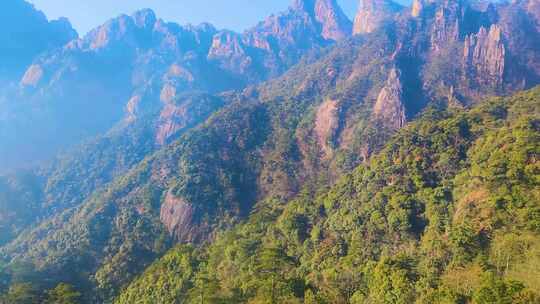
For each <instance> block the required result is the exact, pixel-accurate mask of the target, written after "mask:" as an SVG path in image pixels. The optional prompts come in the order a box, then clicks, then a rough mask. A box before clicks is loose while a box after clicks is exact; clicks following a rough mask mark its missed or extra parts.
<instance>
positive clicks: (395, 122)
mask: <svg viewBox="0 0 540 304" xmlns="http://www.w3.org/2000/svg"><path fill="white" fill-rule="evenodd" d="M402 97H403V86H402V84H401V80H400V73H399V71H398V70H397V69H395V68H394V69H392V70H390V74H389V76H388V80H387V81H386V85H385V86H384V87H383V88H382V89H381V92H380V93H379V96H378V97H377V102H376V103H375V107H374V108H373V114H374V115H375V118H376V119H378V120H380V121H381V122H382V123H383V124H384V125H386V126H388V127H390V128H393V129H401V128H402V127H403V126H404V125H405V124H406V123H407V118H406V115H405V106H404V104H403V100H402Z"/></svg>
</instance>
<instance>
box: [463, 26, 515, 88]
mask: <svg viewBox="0 0 540 304" xmlns="http://www.w3.org/2000/svg"><path fill="white" fill-rule="evenodd" d="M505 55H506V48H505V46H504V43H503V41H502V31H501V28H500V26H498V25H496V24H494V25H492V26H491V27H490V28H489V30H488V29H486V28H484V27H481V28H480V31H479V32H478V33H477V34H472V35H469V36H467V37H466V38H465V43H464V54H463V56H464V63H465V65H466V67H465V68H466V70H467V71H468V72H469V73H471V78H475V79H476V81H477V82H478V85H481V86H489V87H493V88H500V87H501V85H502V83H503V76H504V71H505ZM473 75H474V76H473Z"/></svg>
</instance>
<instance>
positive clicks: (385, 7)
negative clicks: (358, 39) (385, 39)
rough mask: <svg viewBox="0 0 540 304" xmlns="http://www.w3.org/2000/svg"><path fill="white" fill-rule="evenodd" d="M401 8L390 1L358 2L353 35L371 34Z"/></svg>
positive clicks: (371, 0)
mask: <svg viewBox="0 0 540 304" xmlns="http://www.w3.org/2000/svg"><path fill="white" fill-rule="evenodd" d="M401 8H402V6H400V5H399V4H397V3H395V2H393V1H392V0H360V6H359V9H358V13H357V14H356V18H355V19H354V28H353V33H354V34H363V33H371V32H373V31H375V30H376V29H378V28H379V27H381V26H382V25H383V24H384V23H385V22H387V21H388V20H389V19H391V18H392V17H393V16H394V14H395V13H397V12H398V11H399V10H400V9H401Z"/></svg>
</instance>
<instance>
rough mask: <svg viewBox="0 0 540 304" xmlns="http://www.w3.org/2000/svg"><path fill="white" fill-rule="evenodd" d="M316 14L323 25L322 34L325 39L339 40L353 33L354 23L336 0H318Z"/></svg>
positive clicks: (316, 18)
mask: <svg viewBox="0 0 540 304" xmlns="http://www.w3.org/2000/svg"><path fill="white" fill-rule="evenodd" d="M314 16H315V20H317V21H318V22H319V23H320V24H321V26H322V31H321V35H322V37H323V38H324V39H327V40H335V41H337V40H342V39H345V38H347V37H349V36H350V35H351V32H352V23H351V21H350V20H349V18H347V16H346V15H345V13H343V11H342V10H341V8H340V7H339V5H338V4H337V2H336V0H318V1H316V2H315V7H314Z"/></svg>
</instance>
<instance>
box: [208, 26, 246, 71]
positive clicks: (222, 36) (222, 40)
mask: <svg viewBox="0 0 540 304" xmlns="http://www.w3.org/2000/svg"><path fill="white" fill-rule="evenodd" d="M208 59H209V60H217V61H219V62H221V66H222V67H223V68H224V69H226V70H229V71H233V72H234V73H237V74H240V73H244V72H245V71H246V70H247V69H248V68H249V67H250V65H251V64H252V62H253V60H252V59H251V57H250V56H249V54H248V53H247V51H246V46H245V45H244V44H243V42H242V36H241V35H239V34H237V33H234V32H230V31H222V32H219V33H217V34H216V35H215V36H214V39H213V40H212V46H211V47H210V50H209V51H208Z"/></svg>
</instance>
